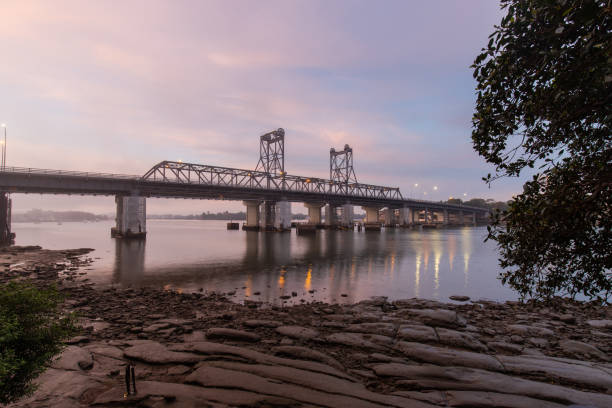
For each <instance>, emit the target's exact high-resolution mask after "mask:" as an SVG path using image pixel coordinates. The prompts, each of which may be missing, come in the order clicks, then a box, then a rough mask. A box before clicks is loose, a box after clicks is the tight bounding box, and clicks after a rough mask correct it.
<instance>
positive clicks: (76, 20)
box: [0, 0, 520, 213]
mask: <svg viewBox="0 0 612 408" xmlns="http://www.w3.org/2000/svg"><path fill="white" fill-rule="evenodd" d="M0 13H1V15H2V22H1V23H0V58H1V59H2V61H1V63H0V122H4V123H6V124H7V129H8V150H7V156H8V159H7V163H8V165H9V166H11V165H16V166H26V167H40V168H56V169H68V170H87V171H104V172H114V173H126V174H139V175H140V174H143V173H145V172H146V171H147V170H148V169H149V168H150V167H152V166H153V165H154V164H155V163H157V162H159V161H161V160H164V159H168V160H176V159H182V160H183V161H189V162H195V163H203V164H215V165H222V166H228V167H240V168H254V167H255V165H256V163H257V160H258V143H259V135H260V134H262V133H265V132H267V131H270V130H273V129H276V128H278V127H283V128H284V129H285V131H286V142H285V143H286V170H287V171H288V172H289V173H291V174H299V175H304V176H317V177H327V176H328V171H329V169H328V166H329V164H328V163H329V156H328V155H329V148H330V147H336V148H341V147H342V146H343V145H344V144H345V143H348V144H350V145H351V146H352V147H353V148H354V151H355V171H356V173H357V177H358V179H359V180H360V181H362V182H365V183H373V184H383V185H389V186H399V187H401V189H402V192H403V194H404V196H405V197H408V196H418V197H419V198H427V199H433V200H442V199H447V198H448V197H449V196H463V194H464V193H467V194H468V198H469V197H490V198H495V199H508V198H510V197H511V195H512V194H514V193H517V192H518V191H520V182H519V181H518V180H516V179H515V180H505V181H500V182H497V183H496V184H494V185H493V187H492V188H491V189H489V188H488V187H487V186H486V184H484V183H483V182H482V181H481V177H482V176H483V175H486V173H488V172H490V171H491V168H490V167H489V166H487V165H486V164H485V163H484V162H483V160H482V159H481V158H479V157H478V156H477V154H476V153H475V152H474V151H473V150H472V147H471V140H470V122H471V116H472V110H473V106H474V101H475V96H474V86H475V83H474V80H473V79H472V72H471V69H470V68H469V66H470V64H471V62H472V61H473V59H474V57H475V56H476V55H477V53H478V51H479V50H480V48H482V47H483V46H484V45H485V44H486V41H487V36H488V34H490V32H491V31H492V30H493V25H494V24H496V23H498V22H499V20H500V18H501V15H502V13H501V11H500V10H499V6H498V4H497V2H495V1H493V0H471V1H467V0H466V1H454V2H450V1H427V2H424V1H397V2H394V1H384V2H372V1H353V0H351V1H227V0H226V1H218V2H217V1H180V2H170V1H159V2H158V1H152V0H146V1H126V2H118V1H117V2H115V1H104V2H93V1H89V2H84V1H74V2H69V1H57V0H56V1H52V2H51V1H41V2H33V1H22V0H18V1H7V0H4V1H2V2H1V3H0ZM415 183H418V184H419V188H418V189H416V190H415V189H414V187H413V185H414V184H415ZM434 186H438V189H437V191H435V190H434V189H433V187H434ZM425 192H427V195H425V194H424V193H425ZM30 208H48V209H82V210H89V211H94V212H103V213H110V212H113V209H114V204H113V199H112V198H111V197H107V198H88V197H66V196H39V195H28V196H25V195H14V210H15V211H24V210H28V209H30ZM226 208H227V209H229V210H238V209H240V208H241V205H240V203H229V204H228V203H227V202H216V201H189V200H162V199H157V200H149V203H148V210H149V212H150V213H162V212H172V213H194V212H201V211H206V210H211V211H217V210H221V209H226ZM302 210H303V209H302V206H300V205H295V206H294V211H302Z"/></svg>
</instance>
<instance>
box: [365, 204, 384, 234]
mask: <svg viewBox="0 0 612 408" xmlns="http://www.w3.org/2000/svg"><path fill="white" fill-rule="evenodd" d="M361 208H363V210H364V211H365V213H366V219H365V221H364V223H363V224H364V228H365V230H366V231H368V230H371V231H380V220H379V219H378V211H379V210H380V207H361Z"/></svg>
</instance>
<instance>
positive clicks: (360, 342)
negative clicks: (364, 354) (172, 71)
mask: <svg viewBox="0 0 612 408" xmlns="http://www.w3.org/2000/svg"><path fill="white" fill-rule="evenodd" d="M325 340H327V341H328V342H329V343H335V344H342V345H345V346H350V347H360V348H367V349H372V350H378V351H385V350H388V349H389V347H390V346H391V345H392V344H393V339H391V338H390V337H387V336H381V335H376V334H364V333H334V334H330V335H329V336H327V337H325Z"/></svg>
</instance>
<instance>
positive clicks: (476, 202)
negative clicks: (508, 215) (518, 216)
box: [446, 198, 510, 211]
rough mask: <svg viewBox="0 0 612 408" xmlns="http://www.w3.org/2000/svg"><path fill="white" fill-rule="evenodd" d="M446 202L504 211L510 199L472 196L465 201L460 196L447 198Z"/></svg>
mask: <svg viewBox="0 0 612 408" xmlns="http://www.w3.org/2000/svg"><path fill="white" fill-rule="evenodd" d="M446 202H447V203H448V204H461V205H467V206H470V207H480V208H487V209H489V210H491V211H494V210H499V211H504V210H507V209H508V205H509V204H510V201H495V200H493V199H490V198H487V199H484V198H472V199H470V200H467V201H463V200H461V199H460V198H451V199H448V200H447V201H446Z"/></svg>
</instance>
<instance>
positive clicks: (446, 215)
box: [442, 210, 448, 225]
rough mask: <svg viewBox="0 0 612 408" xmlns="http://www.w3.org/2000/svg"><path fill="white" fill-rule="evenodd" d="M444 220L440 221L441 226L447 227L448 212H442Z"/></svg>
mask: <svg viewBox="0 0 612 408" xmlns="http://www.w3.org/2000/svg"><path fill="white" fill-rule="evenodd" d="M442 216H443V217H444V219H443V220H442V224H444V225H448V210H444V212H443V215H442Z"/></svg>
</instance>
